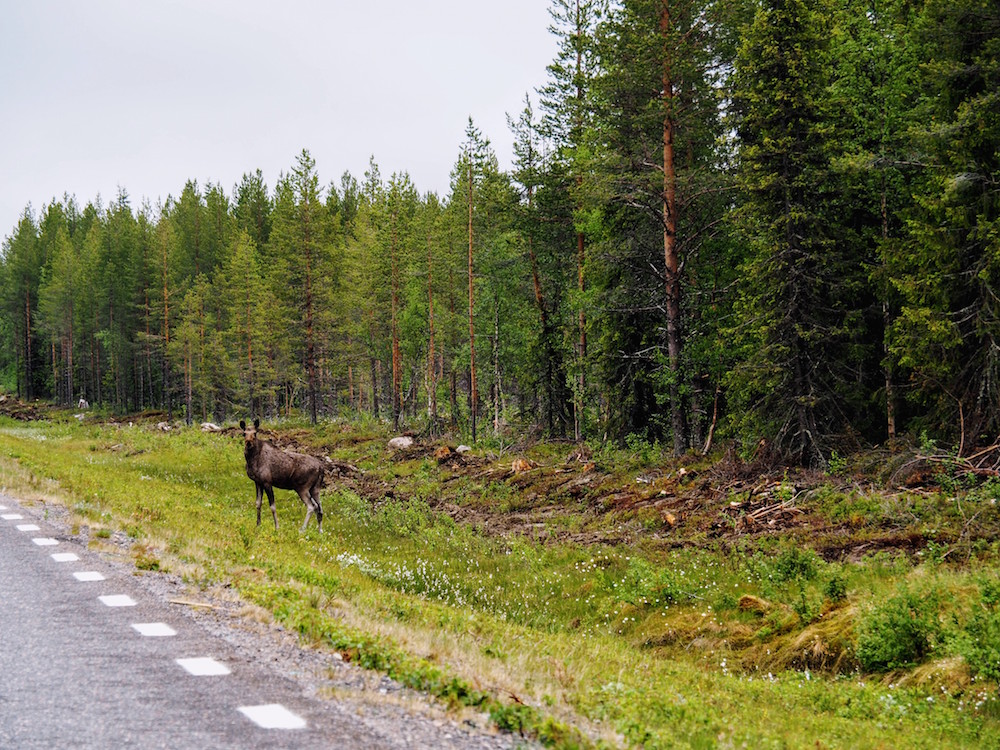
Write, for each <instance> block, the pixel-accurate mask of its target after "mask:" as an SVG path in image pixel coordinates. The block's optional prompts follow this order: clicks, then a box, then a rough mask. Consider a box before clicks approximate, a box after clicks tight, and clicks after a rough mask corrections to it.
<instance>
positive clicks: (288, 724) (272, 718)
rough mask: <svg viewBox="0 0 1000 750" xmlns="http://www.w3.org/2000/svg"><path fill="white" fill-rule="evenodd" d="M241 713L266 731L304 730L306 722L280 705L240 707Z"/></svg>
mask: <svg viewBox="0 0 1000 750" xmlns="http://www.w3.org/2000/svg"><path fill="white" fill-rule="evenodd" d="M239 712H240V713H241V714H243V715H244V716H246V717H247V718H248V719H250V721H252V722H253V723H254V724H256V725H257V726H259V727H263V728H264V729H303V728H304V727H305V725H306V720H305V719H303V718H302V717H301V716H298V715H296V714H293V713H292V712H291V711H289V710H288V709H287V708H285V707H284V706H282V705H281V704H280V703H269V704H267V705H264V706H240V708H239Z"/></svg>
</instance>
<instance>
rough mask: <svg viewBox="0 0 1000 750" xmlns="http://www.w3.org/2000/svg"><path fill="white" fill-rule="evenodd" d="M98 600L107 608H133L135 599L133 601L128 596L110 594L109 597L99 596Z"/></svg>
mask: <svg viewBox="0 0 1000 750" xmlns="http://www.w3.org/2000/svg"><path fill="white" fill-rule="evenodd" d="M98 599H100V600H101V602H102V603H103V604H105V605H107V606H108V607H134V606H135V599H133V598H132V597H131V596H129V595H128V594H111V595H109V596H100V597H98Z"/></svg>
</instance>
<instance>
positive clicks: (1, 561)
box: [0, 495, 387, 750]
mask: <svg viewBox="0 0 1000 750" xmlns="http://www.w3.org/2000/svg"><path fill="white" fill-rule="evenodd" d="M36 512H37V511H36ZM151 599H152V597H150V596H149V595H148V594H147V593H145V592H144V590H143V588H142V587H141V586H140V585H138V583H137V582H136V581H135V580H134V579H133V577H132V576H130V575H127V573H125V572H123V571H120V570H117V569H116V568H114V567H112V566H110V565H109V564H107V563H105V562H103V561H102V560H101V558H100V557H99V556H98V555H97V554H95V553H93V552H90V551H88V550H87V549H85V548H84V547H83V546H81V545H80V544H79V543H77V542H75V541H73V540H72V539H69V538H67V537H65V536H60V532H59V529H58V528H56V527H54V526H50V525H49V524H47V523H46V522H45V520H44V519H43V518H33V517H32V514H31V513H30V512H28V510H27V509H25V508H22V507H21V506H20V505H19V504H18V503H17V502H16V501H14V500H13V499H11V498H9V497H5V496H3V495H0V748H3V749H4V750H17V749H20V748H39V749H41V748H44V749H45V750H52V749H53V748H60V749H63V750H65V749H69V748H87V749H88V750H89V749H91V748H115V749H117V748H144V749H145V748H171V750H184V749H185V748H192V749H194V748H197V749H198V750H205V749H206V748H320V747H322V748H361V747H364V748H366V749H372V748H379V747H384V746H386V744H387V743H386V742H385V738H384V737H383V738H380V737H378V736H372V735H371V734H370V733H369V731H368V730H366V729H365V728H364V727H363V726H362V725H359V724H358V723H357V722H353V721H351V717H350V715H349V714H348V715H345V713H344V712H338V711H336V710H333V708H332V707H331V706H330V705H329V703H328V702H321V701H317V700H313V699H311V698H309V697H308V696H305V695H303V693H302V691H301V690H300V689H299V687H298V686H297V685H295V684H294V683H292V682H291V681H290V680H287V679H285V678H283V677H281V676H279V675H276V674H272V673H270V672H268V671H267V670H266V668H264V667H263V666H261V665H258V664H254V663H249V662H247V661H246V660H243V659H241V658H240V657H239V656H238V655H236V654H235V653H234V652H233V651H232V650H231V649H230V648H229V647H228V646H227V644H226V643H225V642H223V641H222V640H220V639H218V638H215V637H214V636H212V635H210V634H209V633H207V632H204V631H202V630H200V629H199V628H198V627H197V626H196V625H195V624H194V623H193V622H192V621H191V620H190V618H184V617H180V616H179V615H178V613H177V612H176V607H173V608H172V607H171V605H169V604H168V603H164V602H157V601H151Z"/></svg>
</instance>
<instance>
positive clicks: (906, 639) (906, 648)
mask: <svg viewBox="0 0 1000 750" xmlns="http://www.w3.org/2000/svg"><path fill="white" fill-rule="evenodd" d="M937 609H938V601H937V597H936V596H924V595H920V594H917V593H914V592H909V591H904V592H902V593H900V594H897V595H896V596H894V597H892V598H891V599H889V600H887V601H886V602H885V603H883V604H880V605H877V606H875V607H874V608H873V609H872V610H870V611H869V612H868V613H867V615H865V616H864V617H863V618H862V620H861V623H860V625H859V627H858V644H857V657H858V661H859V662H860V663H861V666H862V668H864V669H865V670H867V671H869V672H884V671H888V670H891V669H898V668H900V667H908V666H912V665H914V664H916V663H917V662H919V661H921V660H922V659H923V658H924V657H925V656H927V655H928V654H929V653H930V651H931V650H932V649H933V648H934V644H935V642H936V640H937V638H938V636H939V635H940V626H939V624H938V621H937Z"/></svg>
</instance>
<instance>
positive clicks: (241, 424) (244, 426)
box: [240, 419, 247, 430]
mask: <svg viewBox="0 0 1000 750" xmlns="http://www.w3.org/2000/svg"><path fill="white" fill-rule="evenodd" d="M246 428H247V423H246V422H244V421H243V420H242V419H241V420H240V429H241V430H245V429H246Z"/></svg>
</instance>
